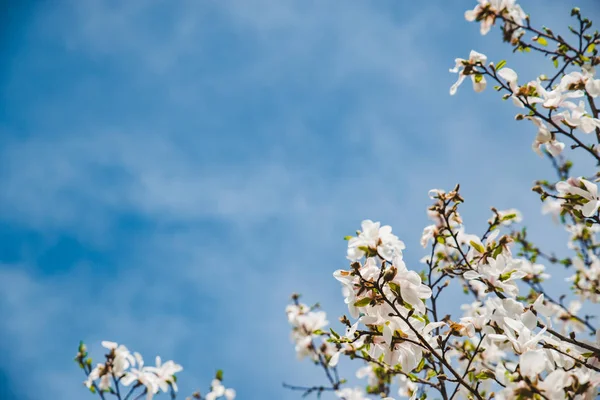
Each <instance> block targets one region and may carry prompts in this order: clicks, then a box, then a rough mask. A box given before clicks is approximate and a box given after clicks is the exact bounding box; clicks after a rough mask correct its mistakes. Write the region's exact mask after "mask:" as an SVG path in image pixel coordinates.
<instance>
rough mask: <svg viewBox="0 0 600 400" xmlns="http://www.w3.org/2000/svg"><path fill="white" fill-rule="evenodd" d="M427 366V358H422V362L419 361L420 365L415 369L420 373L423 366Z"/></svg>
mask: <svg viewBox="0 0 600 400" xmlns="http://www.w3.org/2000/svg"><path fill="white" fill-rule="evenodd" d="M424 367H425V358H424V357H423V358H421V362H419V365H418V366H417V369H415V372H416V373H417V374H418V373H419V372H421V371H422V370H423V368H424Z"/></svg>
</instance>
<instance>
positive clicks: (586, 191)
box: [556, 178, 600, 218]
mask: <svg viewBox="0 0 600 400" xmlns="http://www.w3.org/2000/svg"><path fill="white" fill-rule="evenodd" d="M556 190H558V192H559V193H561V194H563V195H565V194H574V195H579V196H581V197H583V198H584V199H585V200H587V202H586V203H585V204H584V205H583V206H578V209H581V213H582V214H583V216H584V217H587V218H589V217H592V216H594V215H595V214H596V212H597V211H598V208H600V198H599V197H598V186H597V185H595V184H593V183H592V182H590V181H588V180H586V179H583V178H569V179H567V180H566V181H562V182H558V183H557V184H556Z"/></svg>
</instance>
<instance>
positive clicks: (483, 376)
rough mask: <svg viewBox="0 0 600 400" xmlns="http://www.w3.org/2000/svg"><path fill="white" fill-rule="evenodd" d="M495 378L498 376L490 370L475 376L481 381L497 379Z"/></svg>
mask: <svg viewBox="0 0 600 400" xmlns="http://www.w3.org/2000/svg"><path fill="white" fill-rule="evenodd" d="M495 377H496V375H495V374H494V373H493V372H492V371H490V370H489V369H484V370H483V371H481V372H480V373H478V374H477V375H475V378H477V379H481V380H485V379H491V378H495Z"/></svg>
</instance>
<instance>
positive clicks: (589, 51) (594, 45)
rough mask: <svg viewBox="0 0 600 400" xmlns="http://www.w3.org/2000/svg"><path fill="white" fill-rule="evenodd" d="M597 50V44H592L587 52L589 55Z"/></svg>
mask: <svg viewBox="0 0 600 400" xmlns="http://www.w3.org/2000/svg"><path fill="white" fill-rule="evenodd" d="M595 48H596V44H595V43H590V45H589V46H588V47H587V49H586V51H587V52H588V53H591V52H593V51H594V49H595Z"/></svg>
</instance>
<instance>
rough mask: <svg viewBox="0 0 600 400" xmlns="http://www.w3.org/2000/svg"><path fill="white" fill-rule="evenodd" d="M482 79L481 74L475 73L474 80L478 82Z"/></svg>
mask: <svg viewBox="0 0 600 400" xmlns="http://www.w3.org/2000/svg"><path fill="white" fill-rule="evenodd" d="M482 80H483V75H481V74H475V82H477V83H479V82H481V81H482Z"/></svg>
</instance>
